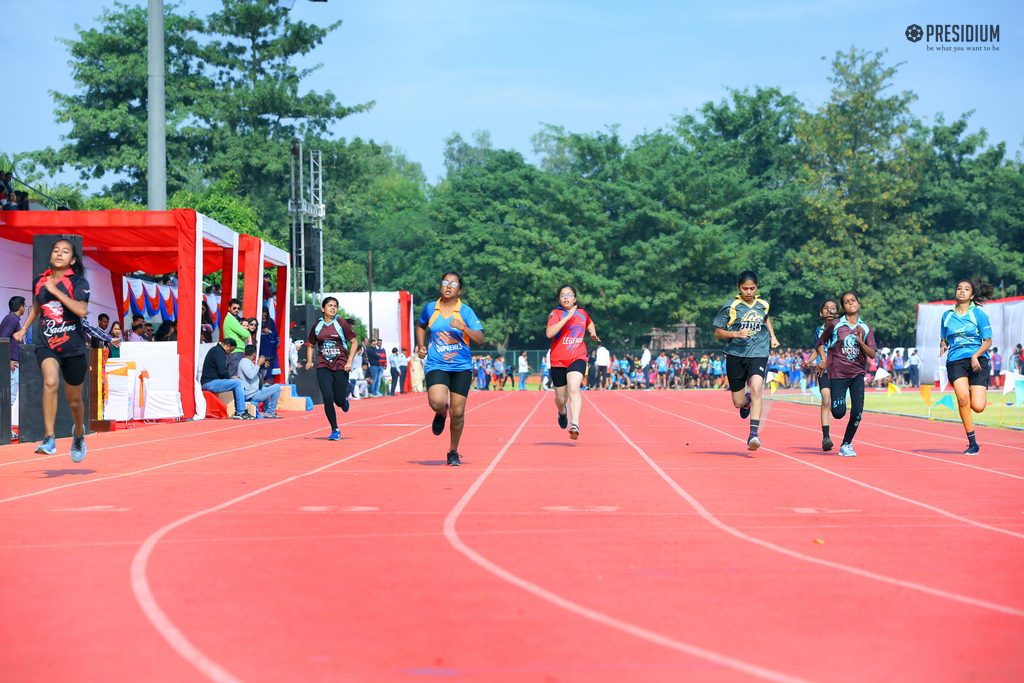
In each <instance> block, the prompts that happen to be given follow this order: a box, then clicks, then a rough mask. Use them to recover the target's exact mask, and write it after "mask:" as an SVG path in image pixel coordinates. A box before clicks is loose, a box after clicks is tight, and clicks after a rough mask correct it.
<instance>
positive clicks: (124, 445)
mask: <svg viewBox="0 0 1024 683" xmlns="http://www.w3.org/2000/svg"><path fill="white" fill-rule="evenodd" d="M495 400H496V399H495ZM488 403H490V401H488ZM421 407H422V406H421V405H420V406H413V407H411V408H406V409H405V410H398V411H395V412H394V413H384V414H383V415H372V416H369V417H363V418H359V419H358V420H352V421H351V422H346V423H345V424H344V425H339V427H347V426H348V425H353V424H356V423H359V422H365V421H367V420H375V419H377V418H379V417H390V416H392V415H401V414H402V413H407V412H409V411H410V410H415V409H416V408H421ZM306 412H310V411H306ZM293 421H295V420H293ZM275 422H277V421H269V420H263V421H258V420H257V421H255V422H245V423H241V424H234V425H230V426H228V427H221V428H220V429H211V430H209V431H205V432H199V433H196V434H181V435H178V436H168V437H165V438H163V439H153V440H149V441H131V442H128V443H122V444H117V445H115V446H103V447H101V448H90V449H89V453H91V454H95V453H101V452H103V451H112V450H114V449H116V448H128V447H129V446H146V447H148V446H149V445H150V444H154V443H161V442H163V441H173V440H175V439H191V438H202V437H204V436H206V435H207V434H216V433H217V432H223V431H226V430H228V429H239V428H241V427H252V426H254V425H258V424H262V423H266V424H274V423H275ZM285 426H288V427H290V426H292V425H285ZM364 426H374V425H364ZM380 426H389V425H380ZM390 426H393V427H417V426H419V425H413V424H410V425H390ZM119 431H127V430H119ZM132 432H133V433H137V432H135V431H134V430H132ZM66 457H67V453H58V454H56V455H44V456H42V457H39V458H29V459H28V460H14V461H11V462H0V467H6V466H7V465H21V464H24V463H27V462H38V461H40V460H49V459H50V458H66ZM2 502H4V501H2V500H0V503H2Z"/></svg>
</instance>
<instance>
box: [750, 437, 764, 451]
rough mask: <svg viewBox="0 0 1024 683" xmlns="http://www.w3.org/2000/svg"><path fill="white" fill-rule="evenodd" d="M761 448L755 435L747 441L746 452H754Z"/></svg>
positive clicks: (759, 441) (759, 440)
mask: <svg viewBox="0 0 1024 683" xmlns="http://www.w3.org/2000/svg"><path fill="white" fill-rule="evenodd" d="M760 447H761V439H759V438H757V434H751V435H750V438H749V439H747V450H748V451H756V450H757V449H758V448H760Z"/></svg>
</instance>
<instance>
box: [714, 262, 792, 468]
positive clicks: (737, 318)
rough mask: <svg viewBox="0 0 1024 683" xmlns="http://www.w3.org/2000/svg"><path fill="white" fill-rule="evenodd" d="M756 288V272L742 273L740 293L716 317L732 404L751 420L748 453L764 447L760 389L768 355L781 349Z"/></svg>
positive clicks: (763, 302) (741, 417)
mask: <svg viewBox="0 0 1024 683" xmlns="http://www.w3.org/2000/svg"><path fill="white" fill-rule="evenodd" d="M757 285H758V282H757V274H756V273H754V271H752V270H745V271H743V272H742V273H740V277H739V281H738V283H737V286H738V287H739V290H740V293H739V294H738V295H737V296H736V298H735V299H733V300H732V301H729V302H726V304H725V305H724V306H722V308H721V310H719V311H718V315H717V316H715V338H717V339H727V340H728V341H727V342H726V343H725V348H724V349H723V350H724V351H725V374H726V375H727V376H728V378H729V391H731V392H732V404H733V405H734V406H736V407H737V408H739V411H740V419H743V420H745V419H747V418H748V417H749V418H750V435H749V436H748V437H747V450H751V451H756V450H757V449H758V448H760V447H761V439H760V438H759V437H758V436H757V429H758V427H760V425H761V389H762V388H763V387H764V375H765V370H766V368H767V367H768V352H769V349H776V348H778V347H779V340H778V339H776V338H775V330H774V329H773V328H772V321H771V320H770V319H769V318H768V302H767V301H765V300H764V299H758V298H757ZM748 382H749V385H750V389H749V390H748V389H747V384H748Z"/></svg>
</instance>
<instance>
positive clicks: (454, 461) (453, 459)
mask: <svg viewBox="0 0 1024 683" xmlns="http://www.w3.org/2000/svg"><path fill="white" fill-rule="evenodd" d="M461 464H462V461H461V460H459V452H458V451H448V465H449V466H450V467H458V466H459V465H461Z"/></svg>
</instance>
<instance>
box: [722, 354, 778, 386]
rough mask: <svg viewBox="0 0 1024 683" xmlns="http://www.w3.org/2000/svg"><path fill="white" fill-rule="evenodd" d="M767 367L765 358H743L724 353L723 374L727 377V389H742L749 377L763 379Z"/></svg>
mask: <svg viewBox="0 0 1024 683" xmlns="http://www.w3.org/2000/svg"><path fill="white" fill-rule="evenodd" d="M767 367H768V359H767V358H743V357H741V356H730V355H728V354H726V356H725V374H726V375H727V376H728V377H729V391H732V392H737V391H743V390H744V389H745V388H746V386H747V380H749V379H750V378H751V377H754V376H759V377H760V378H761V379H764V375H765V369H766V368H767Z"/></svg>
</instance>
